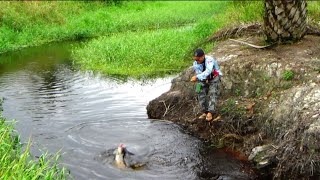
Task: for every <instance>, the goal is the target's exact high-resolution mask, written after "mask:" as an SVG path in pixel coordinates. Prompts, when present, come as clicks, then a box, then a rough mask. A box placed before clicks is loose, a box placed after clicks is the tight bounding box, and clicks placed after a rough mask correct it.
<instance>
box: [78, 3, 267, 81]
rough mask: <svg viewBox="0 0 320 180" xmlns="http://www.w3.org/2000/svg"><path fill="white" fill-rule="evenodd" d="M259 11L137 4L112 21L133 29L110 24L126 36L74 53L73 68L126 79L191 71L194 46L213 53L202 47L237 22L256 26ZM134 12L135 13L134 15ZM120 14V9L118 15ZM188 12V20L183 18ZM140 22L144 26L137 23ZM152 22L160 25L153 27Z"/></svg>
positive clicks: (93, 43) (102, 39)
mask: <svg viewBox="0 0 320 180" xmlns="http://www.w3.org/2000/svg"><path fill="white" fill-rule="evenodd" d="M139 6H141V8H138V7H139ZM154 7H156V8H157V11H156V9H153V8H154ZM257 7H261V8H260V9H259V8H257ZM262 7H263V6H262V4H261V3H260V2H253V3H246V4H236V3H228V2H188V3H187V4H186V2H156V3H140V4H139V3H137V4H134V6H133V7H131V5H128V6H126V8H128V10H126V11H128V14H124V15H123V14H121V13H120V16H119V18H118V19H115V21H118V20H119V21H120V22H121V21H122V19H123V18H122V17H123V16H124V17H125V18H124V19H130V18H129V17H133V18H132V19H130V20H129V21H131V22H134V23H131V22H128V23H117V22H114V23H115V24H122V25H123V26H124V27H125V28H126V29H127V31H126V32H125V31H120V32H119V33H117V34H111V35H109V36H105V37H100V38H97V39H94V40H92V41H90V42H88V43H86V44H85V45H84V46H83V47H81V48H77V49H75V50H74V51H73V58H74V60H75V61H74V62H75V64H77V65H79V66H80V67H81V68H82V69H85V70H93V71H99V72H102V73H104V74H107V75H111V76H120V77H125V78H126V77H134V78H146V77H148V78H150V77H159V76H163V75H166V74H171V73H178V72H181V70H182V69H184V68H186V67H187V66H190V65H191V63H192V59H191V52H192V51H193V49H195V48H197V47H198V46H201V47H202V48H204V49H205V50H206V51H210V50H211V49H212V47H213V44H205V43H203V42H204V40H205V39H206V38H207V37H208V36H210V35H211V34H212V33H214V32H216V31H217V30H219V29H221V28H223V27H226V26H232V25H233V24H236V23H239V22H245V23H248V22H255V21H257V20H259V21H260V20H261V19H262ZM118 8H119V7H118ZM126 8H125V9H126ZM150 8H151V9H150ZM136 9H139V11H137V12H136ZM122 10H123V9H122V7H120V8H119V11H120V12H121V11H122ZM172 12H175V13H174V14H173V13H172ZM188 12H192V15H190V16H189V15H187V14H188ZM131 13H132V14H131ZM170 16H171V18H169V17H170ZM141 17H144V18H141ZM259 18H260V19H259ZM139 19H140V21H143V23H137V22H139ZM155 22H158V25H157V26H156V25H155ZM128 24H135V26H131V25H128ZM155 26H156V27H157V28H155ZM119 29H122V28H120V27H119Z"/></svg>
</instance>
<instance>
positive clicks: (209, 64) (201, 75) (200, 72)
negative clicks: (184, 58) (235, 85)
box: [193, 55, 222, 81]
mask: <svg viewBox="0 0 320 180" xmlns="http://www.w3.org/2000/svg"><path fill="white" fill-rule="evenodd" d="M204 63H205V68H206V69H205V70H204V69H203V68H204V67H203V64H198V63H197V61H194V62H193V69H194V71H195V72H196V74H197V79H198V80H200V81H203V80H206V79H207V77H208V76H209V75H210V74H211V73H212V70H213V69H215V70H216V71H217V72H218V73H219V76H222V72H221V71H220V68H219V65H218V62H217V60H216V59H214V58H213V57H211V56H207V55H205V60H204Z"/></svg>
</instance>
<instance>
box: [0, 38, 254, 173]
mask: <svg viewBox="0 0 320 180" xmlns="http://www.w3.org/2000/svg"><path fill="white" fill-rule="evenodd" d="M76 45H77V44H71V43H66V44H61V43H60V44H51V45H47V46H42V47H36V48H28V49H24V50H22V51H18V52H14V53H9V54H4V55H2V56H1V57H0V62H2V63H0V97H4V104H3V108H4V112H3V116H4V117H6V118H8V119H16V120H17V123H16V129H17V131H18V132H19V134H20V135H21V139H22V142H27V141H28V139H29V138H30V137H31V140H32V142H33V145H32V150H31V151H32V155H33V156H35V157H37V156H39V155H40V154H41V153H43V152H45V151H49V153H56V152H58V151H59V150H60V151H61V154H62V158H61V160H60V162H61V164H62V165H64V166H65V167H67V168H68V169H69V170H70V172H71V176H73V177H74V179H217V178H220V179H251V178H252V176H251V175H249V174H248V173H244V172H243V171H244V169H245V165H244V164H243V163H241V162H239V161H237V160H236V159H234V158H232V157H231V156H229V155H227V154H226V153H224V152H221V151H213V150H211V149H210V148H207V146H206V145H205V144H204V143H203V142H201V141H200V140H198V139H197V138H194V137H192V136H190V135H188V134H187V133H186V132H184V131H183V129H181V128H180V127H178V126H177V125H175V124H172V123H170V122H165V121H152V120H150V119H147V115H146V105H147V103H148V101H150V100H152V99H153V98H155V97H157V96H159V95H160V94H161V93H163V92H165V91H167V90H168V89H169V88H170V81H171V78H172V77H168V78H164V79H157V80H153V81H148V82H140V81H139V82H138V81H128V82H119V81H117V80H114V79H110V78H107V77H101V76H99V75H97V74H95V75H94V74H92V73H90V72H80V71H77V70H74V69H73V68H72V66H71V64H72V61H71V59H70V49H71V46H76ZM119 143H124V144H125V145H126V146H127V147H128V149H129V150H130V151H131V152H133V153H135V154H136V157H138V158H140V160H141V161H142V162H143V163H144V164H145V166H143V168H141V169H139V170H132V169H125V170H120V169H117V168H116V167H115V166H114V165H113V154H112V152H113V150H114V149H115V148H116V147H117V145H118V144H119Z"/></svg>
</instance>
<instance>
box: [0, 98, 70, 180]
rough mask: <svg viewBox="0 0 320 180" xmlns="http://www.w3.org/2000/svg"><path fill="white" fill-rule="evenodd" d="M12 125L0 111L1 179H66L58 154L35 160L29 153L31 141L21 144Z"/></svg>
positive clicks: (45, 155) (44, 155) (43, 156)
mask: <svg viewBox="0 0 320 180" xmlns="http://www.w3.org/2000/svg"><path fill="white" fill-rule="evenodd" d="M0 106H1V102H0ZM13 125H14V123H13V122H12V121H11V122H9V121H7V120H6V119H4V118H3V117H2V115H1V111H0V177H1V179H48V180H51V179H52V180H56V179H66V178H67V172H66V169H65V168H61V167H59V166H58V164H57V162H58V158H59V155H58V154H56V155H54V156H49V155H48V154H43V155H42V156H41V157H39V159H38V160H35V159H34V158H32V156H31V155H30V146H31V142H30V141H29V143H28V144H27V145H26V146H23V145H22V144H21V143H20V139H19V136H18V135H17V133H16V131H15V130H14V126H13Z"/></svg>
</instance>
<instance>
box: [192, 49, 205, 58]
mask: <svg viewBox="0 0 320 180" xmlns="http://www.w3.org/2000/svg"><path fill="white" fill-rule="evenodd" d="M193 55H194V56H195V57H201V56H203V55H204V52H203V50H202V49H200V48H199V49H196V51H194V54H193Z"/></svg>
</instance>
